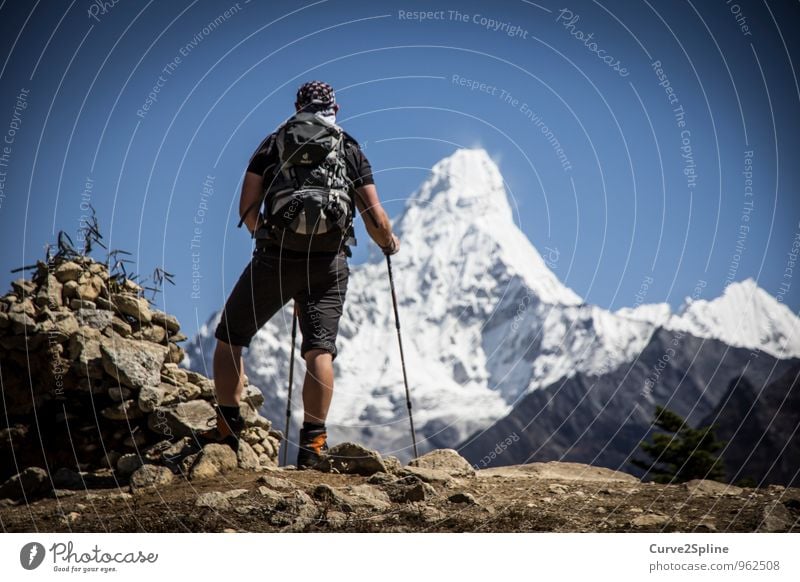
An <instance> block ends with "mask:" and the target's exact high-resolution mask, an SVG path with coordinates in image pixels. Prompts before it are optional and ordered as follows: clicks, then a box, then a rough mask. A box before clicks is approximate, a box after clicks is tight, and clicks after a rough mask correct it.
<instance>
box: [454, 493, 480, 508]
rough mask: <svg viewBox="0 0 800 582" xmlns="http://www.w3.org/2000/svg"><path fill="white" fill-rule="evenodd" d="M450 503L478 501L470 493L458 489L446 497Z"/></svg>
mask: <svg viewBox="0 0 800 582" xmlns="http://www.w3.org/2000/svg"><path fill="white" fill-rule="evenodd" d="M447 500H448V501H449V502H450V503H465V504H467V505H477V504H478V502H477V501H475V497H473V496H472V494H471V493H467V492H465V491H459V492H458V493H453V494H452V495H451V496H450V497H448V498H447Z"/></svg>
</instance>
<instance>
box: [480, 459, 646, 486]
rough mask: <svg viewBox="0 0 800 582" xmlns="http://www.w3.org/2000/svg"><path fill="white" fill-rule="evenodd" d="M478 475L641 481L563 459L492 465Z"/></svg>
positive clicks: (489, 476) (568, 479)
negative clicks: (500, 465)
mask: <svg viewBox="0 0 800 582" xmlns="http://www.w3.org/2000/svg"><path fill="white" fill-rule="evenodd" d="M478 476H479V477H482V478H495V477H516V478H530V479H554V480H558V481H593V482H612V483H613V482H621V483H641V481H639V479H637V478H636V477H634V476H633V475H629V474H627V473H622V472H621V471H614V470H613V469H606V468H605V467H595V466H592V465H584V464H581V463H567V462H563V461H549V462H547V463H529V464H527V465H509V466H507V467H490V468H488V469H482V470H481V471H479V472H478Z"/></svg>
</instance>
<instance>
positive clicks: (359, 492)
mask: <svg viewBox="0 0 800 582" xmlns="http://www.w3.org/2000/svg"><path fill="white" fill-rule="evenodd" d="M345 493H346V494H347V497H348V500H349V502H350V504H351V505H352V506H353V507H354V508H356V509H360V508H364V509H372V510H377V511H382V510H385V509H389V508H391V506H392V502H391V500H390V499H389V496H388V495H387V494H386V492H385V491H383V490H381V489H378V488H377V487H373V486H371V485H351V486H350V487H347V488H346V489H345Z"/></svg>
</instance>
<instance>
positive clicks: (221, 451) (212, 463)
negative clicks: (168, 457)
mask: <svg viewBox="0 0 800 582" xmlns="http://www.w3.org/2000/svg"><path fill="white" fill-rule="evenodd" d="M236 466H237V459H236V453H234V452H233V449H232V448H230V447H229V446H227V445H217V444H211V445H206V446H205V447H203V450H202V451H201V452H200V454H199V455H198V456H197V459H195V462H194V464H193V465H192V467H191V468H190V469H189V479H190V480H192V481H195V480H198V479H208V478H210V477H215V476H217V475H219V474H221V473H227V472H228V471H231V470H233V469H235V468H236Z"/></svg>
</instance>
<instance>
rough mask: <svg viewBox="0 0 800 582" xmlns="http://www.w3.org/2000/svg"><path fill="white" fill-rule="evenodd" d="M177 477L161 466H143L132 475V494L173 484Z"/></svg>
mask: <svg viewBox="0 0 800 582" xmlns="http://www.w3.org/2000/svg"><path fill="white" fill-rule="evenodd" d="M174 478H175V476H174V475H173V474H172V471H170V470H169V469H167V468H166V467H161V466H160V465H142V466H141V467H139V468H138V469H136V470H135V471H134V472H133V474H132V475H131V480H130V486H131V493H136V491H138V490H141V489H144V488H146V487H156V488H158V487H163V486H164V485H169V484H170V483H172V481H173V479H174Z"/></svg>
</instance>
